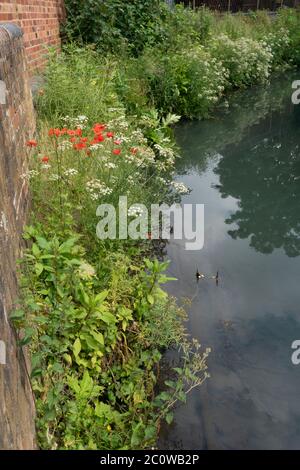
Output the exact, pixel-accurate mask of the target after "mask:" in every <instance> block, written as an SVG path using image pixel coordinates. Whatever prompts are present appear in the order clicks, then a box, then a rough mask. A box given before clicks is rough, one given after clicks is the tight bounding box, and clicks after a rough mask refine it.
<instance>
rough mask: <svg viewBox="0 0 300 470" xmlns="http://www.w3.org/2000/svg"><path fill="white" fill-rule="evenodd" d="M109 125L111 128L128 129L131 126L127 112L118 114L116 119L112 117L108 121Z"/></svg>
mask: <svg viewBox="0 0 300 470" xmlns="http://www.w3.org/2000/svg"><path fill="white" fill-rule="evenodd" d="M107 127H108V128H109V129H119V130H125V131H126V130H127V129H128V127H129V123H128V121H127V119H126V116H125V114H121V115H120V116H118V117H116V118H114V119H111V120H110V121H109V122H108V123H107Z"/></svg>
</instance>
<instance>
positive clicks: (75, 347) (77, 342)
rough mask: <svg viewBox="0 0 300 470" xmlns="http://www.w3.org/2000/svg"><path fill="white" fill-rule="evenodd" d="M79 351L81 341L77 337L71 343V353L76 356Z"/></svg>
mask: <svg viewBox="0 0 300 470" xmlns="http://www.w3.org/2000/svg"><path fill="white" fill-rule="evenodd" d="M80 351H81V341H80V339H79V338H77V339H75V341H74V344H73V353H74V356H75V357H77V356H78V355H79V353H80Z"/></svg>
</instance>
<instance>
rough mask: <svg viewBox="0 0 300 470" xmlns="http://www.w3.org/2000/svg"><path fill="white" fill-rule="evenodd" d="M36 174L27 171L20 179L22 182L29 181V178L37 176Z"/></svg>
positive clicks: (33, 171) (35, 172)
mask: <svg viewBox="0 0 300 470" xmlns="http://www.w3.org/2000/svg"><path fill="white" fill-rule="evenodd" d="M37 175H38V172H37V171H36V170H28V171H27V172H25V173H22V174H21V175H20V178H21V179H23V180H30V178H33V177H34V176H37Z"/></svg>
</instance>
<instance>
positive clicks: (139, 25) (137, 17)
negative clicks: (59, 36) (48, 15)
mask: <svg viewBox="0 0 300 470" xmlns="http://www.w3.org/2000/svg"><path fill="white" fill-rule="evenodd" d="M65 4H66V9H67V23H66V25H65V27H64V31H65V33H66V35H67V37H68V38H69V39H72V40H73V39H75V40H79V41H80V42H81V43H82V44H89V43H92V44H95V45H96V46H97V48H98V49H100V50H102V51H106V52H107V51H116V50H119V49H120V48H122V47H123V46H124V45H128V46H129V48H130V50H131V51H132V52H133V53H134V54H137V53H139V52H140V51H141V50H142V49H143V48H144V46H145V45H146V44H147V43H148V42H149V41H150V42H152V41H158V40H159V38H160V35H161V31H160V22H161V17H162V16H163V15H164V11H165V10H166V6H165V5H164V3H163V2H160V0H131V1H130V2H124V1H123V0H105V1H103V0H84V1H83V0H66V2H65Z"/></svg>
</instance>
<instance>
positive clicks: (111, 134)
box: [106, 132, 115, 139]
mask: <svg viewBox="0 0 300 470" xmlns="http://www.w3.org/2000/svg"><path fill="white" fill-rule="evenodd" d="M106 135H107V137H108V138H110V139H111V138H112V137H113V136H114V135H115V134H114V133H113V132H106Z"/></svg>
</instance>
